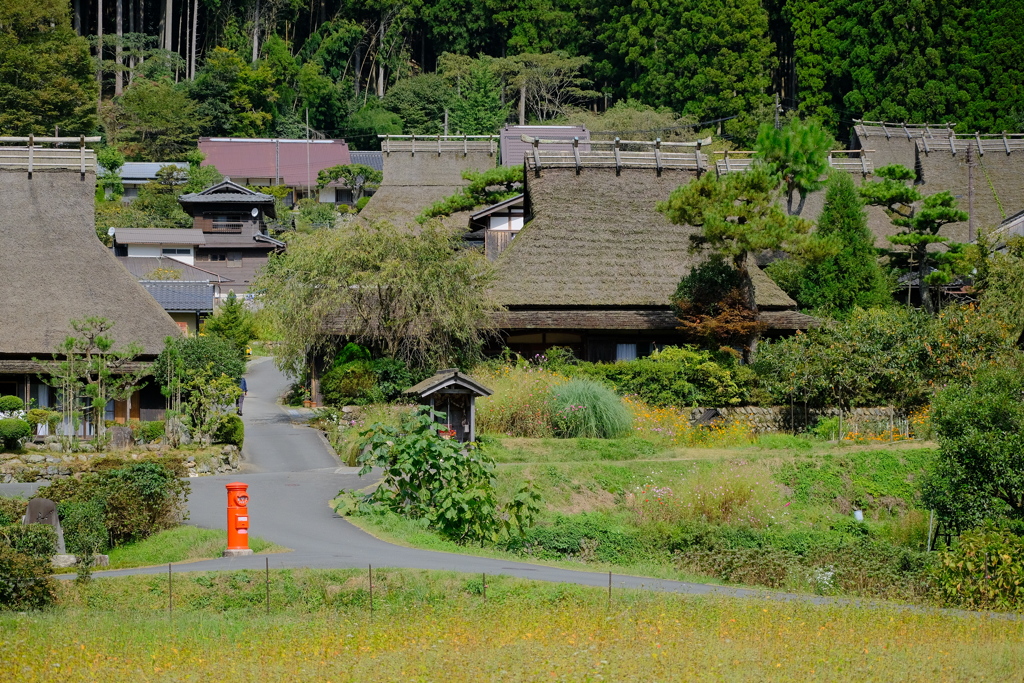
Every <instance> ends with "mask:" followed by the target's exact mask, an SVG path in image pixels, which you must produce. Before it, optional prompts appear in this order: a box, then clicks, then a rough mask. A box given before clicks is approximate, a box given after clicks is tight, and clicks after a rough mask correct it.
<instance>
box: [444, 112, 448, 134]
mask: <svg viewBox="0 0 1024 683" xmlns="http://www.w3.org/2000/svg"><path fill="white" fill-rule="evenodd" d="M444 136H445V137H448V107H445V108H444Z"/></svg>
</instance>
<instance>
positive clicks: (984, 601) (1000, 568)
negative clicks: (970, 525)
mask: <svg viewBox="0 0 1024 683" xmlns="http://www.w3.org/2000/svg"><path fill="white" fill-rule="evenodd" d="M932 577H933V579H934V582H935V592H936V594H937V595H938V597H939V599H940V600H941V601H942V602H943V603H945V604H947V605H955V606H959V607H968V608H971V609H999V610H1020V609H1022V608H1024V539H1021V538H1020V537H1019V536H1017V535H1016V534H1013V533H1011V532H1010V531H1008V530H1007V529H1005V528H1000V527H998V526H994V525H992V524H988V525H986V526H985V527H983V528H980V529H975V530H973V531H969V532H967V533H965V534H963V535H961V536H960V542H959V543H958V544H957V545H956V546H955V547H954V548H952V549H951V550H945V551H943V552H942V553H940V555H939V564H938V566H937V567H936V568H935V569H934V570H933V572H932Z"/></svg>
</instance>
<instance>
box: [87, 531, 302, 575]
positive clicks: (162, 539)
mask: <svg viewBox="0 0 1024 683" xmlns="http://www.w3.org/2000/svg"><path fill="white" fill-rule="evenodd" d="M249 547H250V548H252V549H253V552H256V553H279V552H283V551H284V550H286V549H285V548H282V547H280V546H278V545H275V544H273V543H270V542H269V541H264V540H263V539H262V538H259V537H258V536H253V537H252V538H250V539H249ZM225 548H227V532H225V531H218V530H216V529H200V528H199V527H194V526H185V525H183V526H179V527H176V528H174V529H168V530H166V531H161V532H159V533H156V534H153V535H152V536H150V537H149V538H147V539H144V540H142V541H138V542H136V543H129V544H128V545H123V546H120V547H118V548H114V549H113V550H111V551H110V567H109V569H128V568H130V567H150V566H153V565H158V564H168V563H174V562H194V561H196V560H209V559H212V558H215V557H220V556H221V554H222V553H223V552H224V550H225ZM68 571H74V569H70V570H68Z"/></svg>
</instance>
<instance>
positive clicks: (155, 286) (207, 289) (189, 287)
mask: <svg viewBox="0 0 1024 683" xmlns="http://www.w3.org/2000/svg"><path fill="white" fill-rule="evenodd" d="M142 286H143V287H145V288H146V291H148V292H149V293H150V294H152V295H153V298H154V299H156V301H157V303H159V304H160V305H161V306H163V308H164V310H165V311H213V285H211V284H204V283H200V282H176V281H174V280H143V281H142Z"/></svg>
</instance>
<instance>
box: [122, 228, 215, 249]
mask: <svg viewBox="0 0 1024 683" xmlns="http://www.w3.org/2000/svg"><path fill="white" fill-rule="evenodd" d="M114 241H115V242H117V243H118V244H185V245H190V246H202V245H204V244H206V236H205V235H204V234H203V231H202V230H199V229H197V228H115V229H114Z"/></svg>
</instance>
